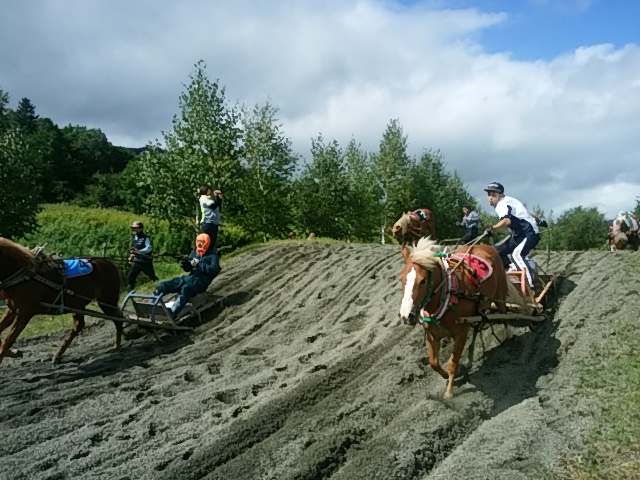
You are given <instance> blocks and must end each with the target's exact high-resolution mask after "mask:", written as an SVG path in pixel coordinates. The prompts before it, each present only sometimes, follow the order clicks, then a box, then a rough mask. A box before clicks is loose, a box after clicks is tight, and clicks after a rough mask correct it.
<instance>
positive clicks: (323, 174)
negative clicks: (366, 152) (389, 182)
mask: <svg viewBox="0 0 640 480" xmlns="http://www.w3.org/2000/svg"><path fill="white" fill-rule="evenodd" d="M311 154H312V156H313V160H312V162H311V163H310V164H309V165H308V166H307V167H306V168H305V170H304V172H303V174H302V176H301V178H300V181H299V182H298V184H297V188H296V197H295V198H296V203H297V204H298V208H299V209H298V215H299V219H298V222H299V223H300V224H301V225H303V226H304V227H305V229H308V231H311V232H314V233H315V234H316V235H320V236H324V237H331V238H346V237H347V235H348V233H349V230H350V227H349V222H350V221H353V220H354V219H350V218H348V216H347V207H346V206H347V204H348V203H349V201H350V198H349V183H348V180H347V176H346V165H345V161H344V156H343V154H342V150H341V149H340V146H339V145H338V142H337V141H335V140H334V141H333V142H331V143H329V144H325V143H324V139H323V138H322V136H321V135H319V136H318V138H317V139H315V140H313V141H312V146H311Z"/></svg>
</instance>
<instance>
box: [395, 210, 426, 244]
mask: <svg viewBox="0 0 640 480" xmlns="http://www.w3.org/2000/svg"><path fill="white" fill-rule="evenodd" d="M389 229H390V230H391V233H393V236H394V237H395V239H396V240H398V243H399V244H400V245H406V244H407V243H415V242H417V241H418V240H420V239H421V238H422V237H431V238H432V239H434V240H435V238H436V217H435V216H434V215H433V212H432V211H431V210H429V209H428V208H419V209H417V210H415V211H413V212H405V213H403V214H402V216H401V217H400V218H399V219H398V221H397V222H396V223H394V224H393V226H392V227H389Z"/></svg>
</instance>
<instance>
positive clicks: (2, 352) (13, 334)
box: [0, 313, 33, 363]
mask: <svg viewBox="0 0 640 480" xmlns="http://www.w3.org/2000/svg"><path fill="white" fill-rule="evenodd" d="M7 316H10V317H12V319H13V317H15V322H13V326H12V327H11V330H9V333H8V334H7V336H6V337H4V340H3V341H2V345H0V363H2V359H3V358H4V357H13V356H15V355H14V354H13V353H12V352H11V351H10V350H9V349H10V348H11V347H12V345H13V343H14V342H15V341H16V339H17V338H18V335H20V334H21V333H22V330H24V327H26V326H27V323H29V320H31V317H32V316H33V315H26V316H20V315H19V314H15V313H13V314H11V313H9V314H7V313H5V314H4V317H3V318H2V323H4V322H5V321H6V320H7ZM5 328H6V327H5Z"/></svg>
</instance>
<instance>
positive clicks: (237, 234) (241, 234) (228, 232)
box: [216, 221, 256, 254]
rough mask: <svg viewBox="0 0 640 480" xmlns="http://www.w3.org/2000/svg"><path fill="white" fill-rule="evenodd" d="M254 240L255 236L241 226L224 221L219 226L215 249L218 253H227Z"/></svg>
mask: <svg viewBox="0 0 640 480" xmlns="http://www.w3.org/2000/svg"><path fill="white" fill-rule="evenodd" d="M254 242H256V238H255V236H251V235H250V234H249V233H247V232H246V231H245V230H244V229H243V228H242V227H241V226H239V225H234V224H232V223H229V222H227V221H225V222H223V223H222V225H221V226H220V231H219V233H218V241H217V242H216V243H217V247H216V250H217V251H218V253H220V254H224V253H229V252H233V251H235V250H236V249H238V248H240V247H244V246H246V245H249V244H251V243H254Z"/></svg>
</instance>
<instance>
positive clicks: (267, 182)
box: [225, 103, 296, 245]
mask: <svg viewBox="0 0 640 480" xmlns="http://www.w3.org/2000/svg"><path fill="white" fill-rule="evenodd" d="M277 111H278V110H277V109H276V108H274V107H272V106H271V105H270V104H269V103H267V104H265V105H264V106H263V107H258V106H256V107H255V108H254V109H253V111H252V112H251V113H248V112H245V115H244V118H243V124H244V130H243V144H244V161H245V173H244V175H243V178H244V182H242V184H240V185H239V186H238V192H237V196H238V198H239V199H240V204H241V207H240V210H241V215H238V216H237V222H238V223H239V224H240V225H241V226H242V227H243V228H244V230H245V231H246V232H247V233H248V234H249V235H251V236H254V237H259V238H261V239H262V241H263V242H266V241H267V240H268V239H270V238H283V237H285V236H286V235H287V233H288V231H289V223H290V221H291V216H292V208H291V203H290V200H289V196H290V192H291V179H292V176H293V172H294V169H295V164H296V157H295V155H294V154H293V152H292V148H291V141H290V140H289V139H288V138H285V137H284V135H283V134H282V132H281V126H280V125H277V124H276V114H277ZM225 245H227V244H225Z"/></svg>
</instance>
